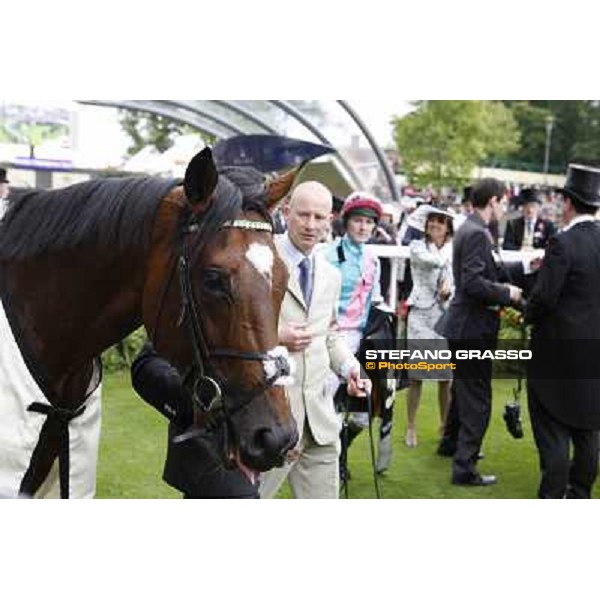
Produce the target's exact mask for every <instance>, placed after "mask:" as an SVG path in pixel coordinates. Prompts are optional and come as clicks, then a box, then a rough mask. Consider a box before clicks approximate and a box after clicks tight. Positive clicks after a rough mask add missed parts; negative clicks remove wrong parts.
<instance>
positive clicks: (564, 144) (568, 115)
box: [501, 100, 600, 172]
mask: <svg viewBox="0 0 600 600" xmlns="http://www.w3.org/2000/svg"><path fill="white" fill-rule="evenodd" d="M504 104H505V105H506V106H507V107H508V108H509V109H510V110H511V111H512V113H513V115H514V117H515V119H516V121H517V123H518V125H519V129H520V131H521V140H522V143H521V148H520V149H519V150H518V151H517V152H514V151H513V152H510V153H508V154H507V155H506V156H504V157H501V159H502V160H504V161H505V162H506V163H507V164H508V165H510V162H511V161H512V162H513V163H514V165H513V166H516V167H519V166H521V167H522V168H527V169H531V170H536V171H541V170H542V169H543V165H544V156H545V152H546V143H547V142H549V149H550V157H549V163H550V170H551V171H555V172H564V171H565V169H566V168H567V165H568V164H569V162H574V161H579V162H584V163H587V164H597V163H598V159H599V158H600V105H599V103H598V101H597V100H518V101H514V100H506V101H504ZM548 117H552V118H553V127H552V130H551V133H550V136H549V137H548V134H547V130H546V119H547V118H548Z"/></svg>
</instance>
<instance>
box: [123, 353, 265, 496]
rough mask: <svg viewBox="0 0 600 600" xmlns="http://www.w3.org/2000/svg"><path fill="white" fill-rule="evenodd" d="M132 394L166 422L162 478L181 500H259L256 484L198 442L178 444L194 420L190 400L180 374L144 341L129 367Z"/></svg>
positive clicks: (191, 440)
mask: <svg viewBox="0 0 600 600" xmlns="http://www.w3.org/2000/svg"><path fill="white" fill-rule="evenodd" d="M131 382H132V384H133V388H134V389H135V391H136V392H137V393H138V394H139V395H140V396H141V398H142V399H143V400H145V401H146V402H147V403H148V404H150V406H153V407H154V408H155V409H156V410H158V411H159V412H160V413H161V414H162V415H164V416H165V417H167V419H168V420H169V445H168V450H167V459H166V462H165V469H164V473H163V479H164V480H165V482H166V483H168V484H169V485H170V486H171V487H174V488H175V489H177V490H179V491H180V492H183V494H184V498H236V499H241V498H248V499H250V498H253V499H258V484H257V483H254V484H253V483H251V482H250V481H249V480H248V478H247V477H246V476H245V475H244V474H243V473H242V472H241V471H240V470H239V469H232V470H226V469H224V468H223V467H222V466H221V465H220V463H219V459H218V458H217V457H216V456H215V455H214V454H213V453H212V452H211V451H210V449H209V448H208V447H207V446H205V445H203V444H202V443H201V442H200V441H199V440H198V439H196V438H191V439H188V440H186V441H183V442H180V443H177V442H176V441H175V438H176V437H177V436H178V435H181V434H183V433H185V432H186V431H187V430H188V428H189V427H190V426H191V425H192V423H193V420H194V415H193V401H192V397H191V395H190V393H189V392H188V391H187V389H186V388H185V386H184V385H183V381H182V379H181V376H180V375H179V372H178V371H177V369H175V367H173V366H172V365H171V364H170V363H169V362H167V361H166V360H165V359H164V358H162V357H161V356H159V355H158V354H157V353H156V351H155V350H154V347H153V346H152V344H151V343H150V342H146V344H145V345H144V347H143V348H142V350H141V352H140V353H139V354H138V356H137V357H136V358H135V360H134V361H133V364H132V365H131Z"/></svg>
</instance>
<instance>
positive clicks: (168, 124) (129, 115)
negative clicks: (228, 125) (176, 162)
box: [119, 110, 205, 156]
mask: <svg viewBox="0 0 600 600" xmlns="http://www.w3.org/2000/svg"><path fill="white" fill-rule="evenodd" d="M119 123H120V125H121V127H122V128H123V131H125V133H126V134H127V135H128V136H129V137H130V138H131V146H129V147H128V148H127V154H128V155H129V156H133V155H134V154H137V153H138V152H139V151H140V150H142V148H145V147H146V146H153V147H154V148H156V149H157V150H158V151H159V152H165V151H166V150H168V149H169V148H171V146H173V144H174V143H175V138H176V137H177V136H178V135H184V134H187V133H190V132H191V131H192V129H191V128H189V127H187V126H186V125H182V124H180V123H176V122H175V121H172V120H171V119H167V118H165V117H161V116H160V115H153V114H150V113H142V112H137V111H131V110H122V111H120V112H119ZM203 137H205V136H204V135H203Z"/></svg>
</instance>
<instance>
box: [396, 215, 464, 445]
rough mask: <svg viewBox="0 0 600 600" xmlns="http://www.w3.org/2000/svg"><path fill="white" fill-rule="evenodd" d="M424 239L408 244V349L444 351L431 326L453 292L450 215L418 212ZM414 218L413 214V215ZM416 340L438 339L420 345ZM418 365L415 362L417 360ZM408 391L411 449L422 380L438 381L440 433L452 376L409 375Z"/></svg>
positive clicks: (434, 373)
mask: <svg viewBox="0 0 600 600" xmlns="http://www.w3.org/2000/svg"><path fill="white" fill-rule="evenodd" d="M419 212H421V213H422V214H421V215H420V216H421V218H422V222H424V223H423V224H422V228H423V230H424V232H425V238H424V239H421V240H415V241H413V242H411V244H410V266H411V273H412V278H413V289H412V292H411V294H410V297H409V298H408V305H409V307H410V309H409V313H408V332H407V337H408V340H409V347H410V349H411V350H413V349H416V348H421V346H422V347H423V349H424V348H435V349H437V350H447V349H448V344H447V342H446V340H444V338H442V337H441V336H440V335H438V334H437V333H435V331H434V330H433V327H434V325H435V324H436V322H437V321H438V319H439V318H440V317H441V316H442V314H443V313H444V311H445V310H446V309H447V308H448V304H449V300H450V298H451V296H452V292H453V287H454V286H453V279H452V234H453V227H452V220H453V215H451V214H450V213H447V212H445V211H443V210H440V209H437V208H434V207H432V206H423V207H422V208H421V209H419ZM415 216H416V215H415ZM417 340H439V341H437V342H436V343H435V344H434V345H432V343H431V342H429V343H427V342H425V343H424V344H421V345H419V343H418V341H417ZM417 362H418V361H417ZM408 375H409V388H408V400H407V412H408V426H407V430H406V439H405V442H406V445H407V446H408V447H410V448H414V447H415V446H416V445H417V428H416V417H417V410H418V408H419V402H420V400H421V391H422V384H423V380H430V381H431V380H434V381H438V398H439V406H440V420H441V426H440V430H442V429H443V424H444V420H445V418H446V414H447V412H448V407H449V404H450V383H451V381H452V374H451V372H450V370H449V369H446V370H444V371H415V370H411V371H409V372H408Z"/></svg>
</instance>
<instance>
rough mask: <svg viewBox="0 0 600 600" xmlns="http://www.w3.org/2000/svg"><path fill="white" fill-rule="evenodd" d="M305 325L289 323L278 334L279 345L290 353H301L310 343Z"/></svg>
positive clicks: (310, 336)
mask: <svg viewBox="0 0 600 600" xmlns="http://www.w3.org/2000/svg"><path fill="white" fill-rule="evenodd" d="M312 338H313V336H312V333H311V332H310V331H309V329H308V324H307V323H290V324H289V325H287V326H286V327H284V328H283V329H281V331H280V332H279V343H280V344H283V345H284V346H285V347H286V348H287V349H288V350H289V351H290V352H303V351H304V350H306V348H308V346H309V345H310V343H311V342H312Z"/></svg>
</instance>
